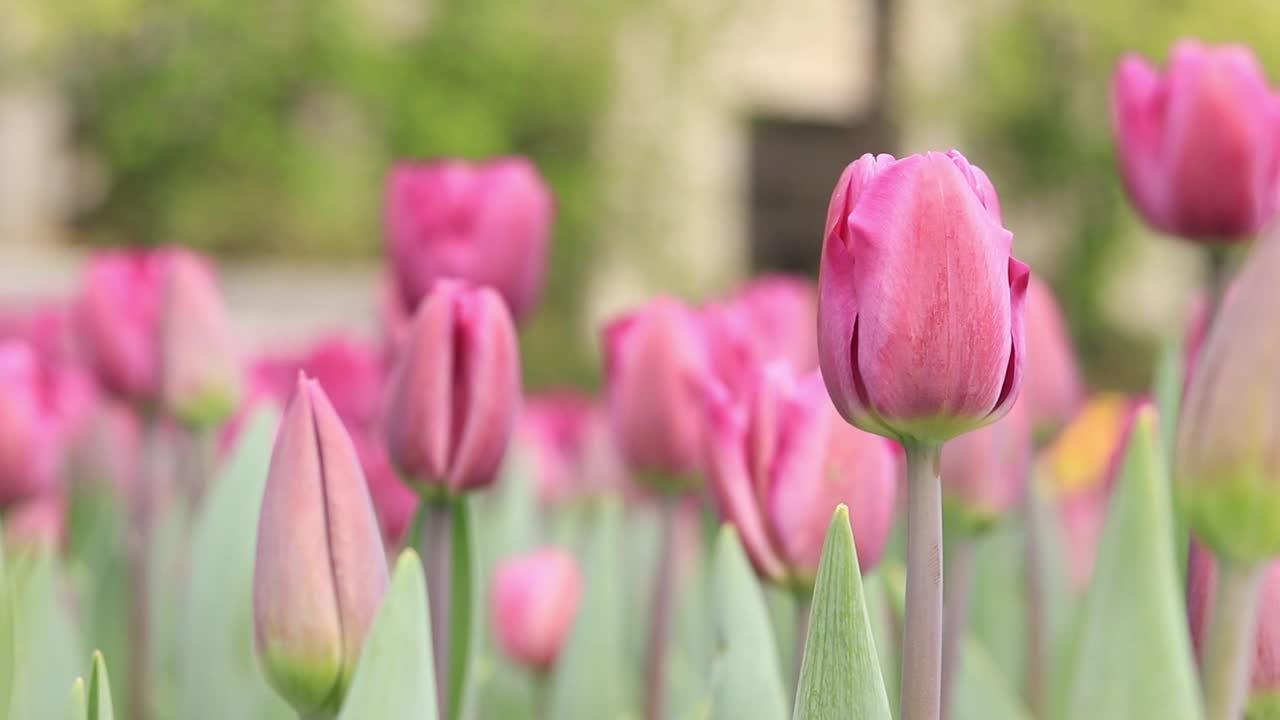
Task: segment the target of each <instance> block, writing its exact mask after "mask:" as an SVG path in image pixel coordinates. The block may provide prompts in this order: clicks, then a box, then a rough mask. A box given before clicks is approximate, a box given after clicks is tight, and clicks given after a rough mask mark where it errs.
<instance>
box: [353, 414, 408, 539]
mask: <svg viewBox="0 0 1280 720" xmlns="http://www.w3.org/2000/svg"><path fill="white" fill-rule="evenodd" d="M351 439H352V440H353V441H355V444H356V454H357V455H358V456H359V457H360V467H362V468H363V469H364V476H365V480H367V481H368V483H369V497H370V499H372V500H373V509H374V512H375V513H377V515H378V524H379V526H381V527H382V539H383V541H384V542H385V543H386V544H387V546H388V547H400V546H401V545H402V544H403V543H405V542H406V540H407V539H408V538H406V534H407V533H408V532H409V526H410V525H412V524H413V516H414V515H415V514H417V512H418V494H417V493H415V492H414V491H413V490H412V489H410V488H409V486H407V485H405V484H404V483H403V482H401V481H400V476H399V475H398V474H397V473H396V469H395V468H394V467H392V465H391V458H390V457H389V456H388V455H387V443H386V442H385V441H384V440H383V438H382V435H381V434H380V433H377V432H373V431H363V432H356V431H354V430H353V431H352V435H351Z"/></svg>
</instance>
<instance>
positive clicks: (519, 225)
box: [386, 158, 554, 320]
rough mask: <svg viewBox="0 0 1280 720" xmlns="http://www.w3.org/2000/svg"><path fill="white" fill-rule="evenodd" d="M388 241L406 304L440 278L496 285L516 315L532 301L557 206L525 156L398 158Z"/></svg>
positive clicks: (390, 201) (390, 181)
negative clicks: (478, 161) (474, 160)
mask: <svg viewBox="0 0 1280 720" xmlns="http://www.w3.org/2000/svg"><path fill="white" fill-rule="evenodd" d="M386 203H387V204H386V232H387V249H388V254H389V255H390V259H391V270H392V272H393V274H394V276H395V279H396V283H397V285H398V287H399V293H400V299H401V301H402V302H403V304H404V307H405V308H407V309H408V310H410V311H412V310H413V309H414V308H416V307H417V305H418V303H419V302H420V301H421V299H422V298H423V297H425V296H426V295H427V294H428V293H429V292H430V291H431V289H432V287H433V286H434V285H435V283H436V282H437V281H439V280H440V279H442V278H457V279H460V280H464V281H466V282H468V283H470V284H474V285H487V286H490V287H492V288H494V289H495V290H497V291H498V292H499V293H500V294H501V295H502V298H503V299H504V300H506V302H507V304H508V306H509V307H510V308H511V314H512V315H513V316H514V317H515V318H516V319H518V320H523V319H524V318H526V317H528V316H529V315H530V314H531V313H532V312H533V309H534V306H535V305H536V304H537V301H538V296H539V294H540V293H541V291H542V280H543V275H544V274H545V273H546V264H547V252H548V246H549V243H550V239H551V220H552V214H553V211H554V208H553V202H552V198H551V191H550V190H549V189H548V188H547V185H546V183H545V182H544V181H543V179H542V178H541V177H540V176H539V175H538V171H537V170H536V169H535V168H534V166H533V164H532V163H530V162H529V161H528V160H525V159H524V158H501V159H497V160H493V161H491V162H489V163H485V164H482V165H471V164H468V163H466V162H463V161H460V160H445V161H442V162H437V163H402V164H400V165H398V166H396V167H395V168H394V169H393V170H392V171H391V175H390V177H389V178H388V181H387V201H386Z"/></svg>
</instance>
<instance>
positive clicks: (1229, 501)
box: [1174, 235, 1280, 563]
mask: <svg viewBox="0 0 1280 720" xmlns="http://www.w3.org/2000/svg"><path fill="white" fill-rule="evenodd" d="M1277 273H1280V236H1276V235H1268V236H1267V237H1266V238H1264V239H1262V240H1261V241H1259V242H1258V243H1257V244H1256V245H1255V247H1254V251H1253V254H1252V256H1251V257H1250V258H1249V260H1248V261H1247V262H1246V263H1245V265H1244V268H1243V269H1242V270H1241V271H1240V274H1239V276H1238V278H1237V280H1236V283H1235V289H1234V291H1233V294H1232V298H1231V302H1229V303H1226V304H1224V305H1223V307H1222V308H1221V310H1220V312H1219V313H1218V316H1217V318H1216V319H1215V320H1214V322H1213V326H1212V327H1211V328H1210V330H1209V337H1208V339H1207V340H1206V341H1205V345H1204V348H1203V350H1201V353H1200V359H1199V361H1198V363H1197V366H1196V372H1195V375H1194V376H1192V378H1191V382H1190V384H1189V385H1188V387H1187V392H1186V397H1185V400H1184V402H1183V405H1182V416H1181V420H1180V422H1179V423H1178V437H1177V447H1176V450H1175V459H1176V462H1175V463H1174V467H1175V469H1176V474H1175V488H1176V496H1177V498H1178V501H1179V504H1180V506H1181V508H1182V510H1183V511H1184V512H1185V513H1186V515H1187V519H1188V522H1189V524H1190V526H1191V529H1192V530H1193V531H1194V532H1195V534H1196V536H1197V537H1199V538H1200V540H1201V541H1203V542H1204V544H1205V545H1207V546H1208V547H1209V548H1210V549H1212V550H1214V551H1215V552H1217V553H1219V554H1220V555H1224V556H1226V557H1227V558H1230V559H1231V560H1233V561H1236V562H1240V563H1252V562H1260V561H1262V560H1266V559H1268V558H1270V557H1273V556H1275V555H1277V554H1280V442H1278V441H1280V434H1278V433H1277V427H1280V375H1277V373H1276V368H1277V367H1280V328H1277V326H1276V323H1275V319H1276V317H1280V285H1277V284H1276V281H1275V278H1276V276H1277Z"/></svg>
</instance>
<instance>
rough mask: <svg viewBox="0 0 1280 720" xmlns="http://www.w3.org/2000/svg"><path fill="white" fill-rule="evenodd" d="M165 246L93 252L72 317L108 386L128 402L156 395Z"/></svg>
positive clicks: (95, 367) (152, 399)
mask: <svg viewBox="0 0 1280 720" xmlns="http://www.w3.org/2000/svg"><path fill="white" fill-rule="evenodd" d="M167 258H168V256H167V252H166V251H164V250H154V251H147V250H116V251H108V252H102V253H98V254H97V255H95V256H93V258H91V259H90V261H89V266H88V269H87V270H86V271H85V276H84V281H83V285H82V287H81V294H80V300H79V304H78V306H77V316H78V320H79V329H80V334H81V338H82V342H83V345H84V349H85V351H86V352H87V353H88V355H89V359H90V361H91V363H92V365H93V367H94V370H95V371H96V372H97V375H98V379H99V382H101V383H102V385H103V386H104V387H106V388H107V389H108V390H110V391H112V392H114V393H116V394H117V395H119V396H120V397H123V398H126V399H128V400H130V401H131V402H154V401H155V400H156V399H157V398H158V396H159V394H160V350H159V338H160V312H161V311H160V305H161V298H162V295H163V293H164V277H165V272H166V269H165V266H166V264H167V263H168V259H167Z"/></svg>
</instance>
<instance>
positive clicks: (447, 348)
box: [386, 281, 520, 493]
mask: <svg viewBox="0 0 1280 720" xmlns="http://www.w3.org/2000/svg"><path fill="white" fill-rule="evenodd" d="M388 397H389V402H388V409H387V418H386V433H387V439H388V446H387V447H388V449H389V450H390V453H391V459H392V461H393V462H394V463H395V465H396V466H397V467H399V468H400V470H401V472H403V473H404V474H405V475H407V476H408V478H409V480H410V481H411V483H412V484H414V486H415V488H416V489H417V490H418V491H419V492H425V491H427V490H428V489H432V488H434V489H437V490H442V491H445V492H448V493H460V492H464V491H468V490H476V489H480V488H483V487H486V486H488V485H489V484H490V483H492V482H493V480H494V478H495V477H496V476H497V473H498V469H499V467H500V465H501V464H502V459H503V457H504V455H505V454H506V451H507V445H508V443H509V442H510V440H511V435H512V432H513V431H514V429H515V422H516V417H517V415H518V413H519V406H520V351H519V348H518V347H517V345H516V331H515V326H514V325H513V324H512V322H511V314H510V313H509V312H508V310H507V307H506V305H505V304H504V303H503V302H502V299H501V298H500V297H499V296H498V294H497V293H496V292H494V291H493V290H491V289H489V288H468V287H465V286H463V285H462V284H461V283H458V282H454V281H441V282H439V283H437V284H436V287H435V289H434V290H432V291H431V294H430V295H428V296H427V297H426V298H425V299H424V300H423V301H422V304H421V305H420V306H418V312H417V314H416V315H415V316H414V319H413V328H412V329H411V330H410V332H409V337H408V338H407V340H406V345H405V348H404V352H403V353H401V356H400V359H399V364H398V366H397V368H396V370H395V373H394V375H393V377H392V379H391V385H390V394H389V396H388Z"/></svg>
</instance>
